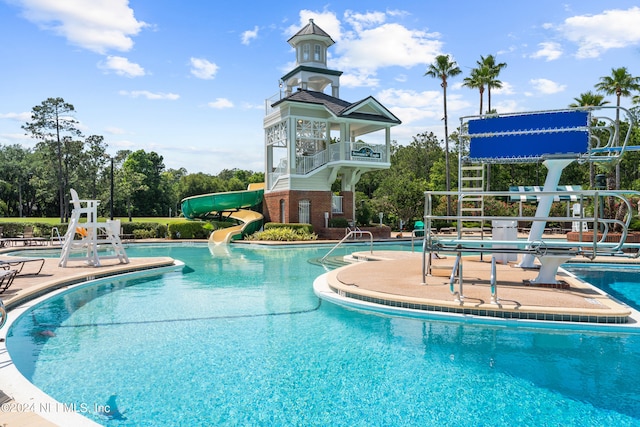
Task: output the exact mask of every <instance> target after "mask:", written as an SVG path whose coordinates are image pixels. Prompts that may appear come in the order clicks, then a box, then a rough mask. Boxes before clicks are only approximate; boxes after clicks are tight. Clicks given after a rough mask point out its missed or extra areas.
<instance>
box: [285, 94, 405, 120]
mask: <svg viewBox="0 0 640 427" xmlns="http://www.w3.org/2000/svg"><path fill="white" fill-rule="evenodd" d="M285 101H290V102H302V103H308V104H317V105H322V106H324V107H325V108H326V109H327V110H328V111H329V112H331V114H333V115H334V116H336V117H344V118H351V119H357V120H370V121H376V122H386V123H396V124H400V123H401V121H400V120H399V119H398V118H397V117H396V116H394V115H393V114H392V113H391V112H390V111H389V110H388V109H387V108H385V107H384V106H383V105H382V104H380V103H379V102H378V101H377V100H376V99H375V98H374V97H372V96H369V97H367V98H365V99H363V100H361V101H358V102H354V103H351V102H348V101H345V100H342V99H339V98H335V97H333V96H331V95H327V94H325V93H323V92H316V91H312V90H302V89H298V91H296V92H294V93H292V94H291V95H289V96H287V97H286V98H283V99H281V100H279V101H278V102H276V103H274V104H272V107H275V106H277V105H279V104H281V103H283V102H285Z"/></svg>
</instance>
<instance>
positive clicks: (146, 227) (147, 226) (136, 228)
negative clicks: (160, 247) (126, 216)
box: [120, 222, 167, 239]
mask: <svg viewBox="0 0 640 427" xmlns="http://www.w3.org/2000/svg"><path fill="white" fill-rule="evenodd" d="M120 226H121V227H122V234H133V236H134V237H135V238H136V239H138V238H139V237H137V236H136V234H137V235H141V236H142V235H144V236H145V237H144V238H164V237H165V236H166V235H167V226H166V225H165V224H159V223H157V222H121V223H120ZM142 231H144V233H143V232H142Z"/></svg>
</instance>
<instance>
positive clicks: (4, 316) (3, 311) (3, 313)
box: [0, 300, 8, 328]
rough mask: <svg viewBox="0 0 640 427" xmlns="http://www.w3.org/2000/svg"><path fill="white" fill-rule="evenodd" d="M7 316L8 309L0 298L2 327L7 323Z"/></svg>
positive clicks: (0, 323)
mask: <svg viewBox="0 0 640 427" xmlns="http://www.w3.org/2000/svg"><path fill="white" fill-rule="evenodd" d="M7 317H8V316H7V309H6V308H5V307H4V303H3V302H2V300H0V328H2V327H3V326H4V324H5V323H6V321H7Z"/></svg>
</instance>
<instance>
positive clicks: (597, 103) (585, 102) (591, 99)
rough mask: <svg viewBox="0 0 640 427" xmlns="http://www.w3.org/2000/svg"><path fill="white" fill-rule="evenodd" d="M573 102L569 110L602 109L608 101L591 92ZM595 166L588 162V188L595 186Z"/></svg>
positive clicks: (583, 94)
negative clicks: (582, 108)
mask: <svg viewBox="0 0 640 427" xmlns="http://www.w3.org/2000/svg"><path fill="white" fill-rule="evenodd" d="M573 100H574V102H572V103H571V104H569V107H571V108H579V107H602V106H603V105H606V104H609V101H605V100H604V95H600V94H598V93H593V92H591V91H587V92H583V93H581V94H580V96H579V97H577V98H573ZM595 175H596V172H595V166H594V164H593V162H589V188H593V187H594V185H595Z"/></svg>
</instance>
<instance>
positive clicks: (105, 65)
mask: <svg viewBox="0 0 640 427" xmlns="http://www.w3.org/2000/svg"><path fill="white" fill-rule="evenodd" d="M98 68H101V69H103V70H105V71H107V72H110V71H112V72H114V73H116V74H117V75H119V76H125V77H141V76H144V75H145V74H146V73H145V71H144V68H142V67H141V66H140V65H138V64H136V63H134V62H129V60H128V59H127V58H124V57H122V56H107V58H106V59H105V60H104V61H101V62H99V63H98Z"/></svg>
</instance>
